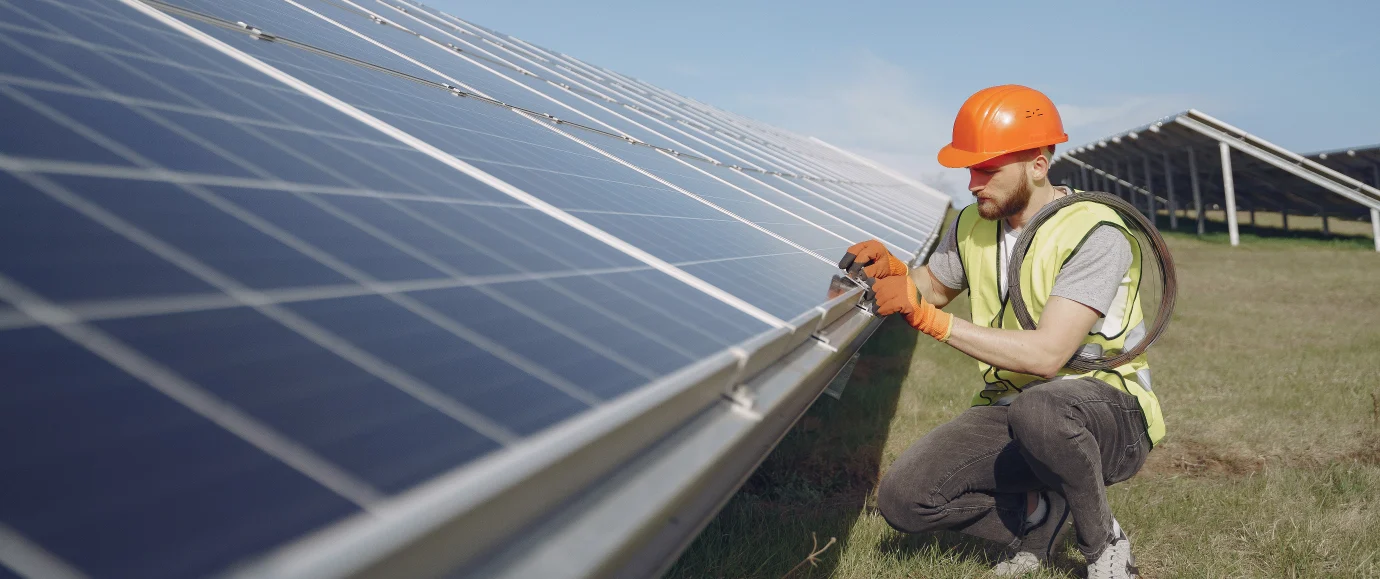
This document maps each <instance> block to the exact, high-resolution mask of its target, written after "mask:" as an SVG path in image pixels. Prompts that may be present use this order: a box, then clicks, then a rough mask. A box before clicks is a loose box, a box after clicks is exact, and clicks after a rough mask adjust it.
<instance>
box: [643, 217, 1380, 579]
mask: <svg viewBox="0 0 1380 579" xmlns="http://www.w3.org/2000/svg"><path fill="white" fill-rule="evenodd" d="M1162 219H1163V217H1162ZM1292 221H1293V220H1292V219H1291V225H1293V223H1292ZM1365 241H1366V242H1367V243H1366V244H1360V243H1356V244H1347V243H1338V242H1336V241H1311V240H1302V241H1300V240H1289V241H1284V240H1278V239H1275V240H1261V239H1256V238H1254V237H1250V236H1247V238H1246V239H1243V241H1242V245H1241V246H1240V247H1237V248H1231V247H1229V246H1227V245H1225V243H1222V242H1221V241H1220V240H1218V239H1207V240H1199V239H1195V238H1192V237H1188V236H1180V235H1174V234H1171V236H1170V245H1171V247H1172V248H1173V252H1174V256H1175V258H1176V260H1177V262H1178V264H1179V273H1180V279H1181V282H1180V283H1181V286H1180V296H1181V297H1180V301H1179V306H1178V308H1177V309H1176V311H1175V316H1174V321H1173V325H1172V326H1171V328H1170V331H1169V332H1168V334H1167V335H1166V336H1165V338H1164V340H1163V342H1162V343H1160V344H1158V345H1157V346H1156V347H1155V348H1154V349H1153V350H1152V351H1151V363H1152V365H1153V366H1154V368H1155V372H1156V385H1157V388H1156V390H1157V392H1158V393H1159V394H1160V397H1161V401H1162V402H1163V404H1164V407H1165V409H1166V411H1165V412H1166V419H1167V421H1168V423H1169V437H1168V438H1167V439H1166V441H1165V442H1163V443H1162V444H1161V445H1160V446H1159V447H1158V448H1156V449H1155V451H1154V452H1152V453H1151V457H1150V460H1149V461H1148V462H1147V466H1146V468H1145V469H1144V470H1143V471H1142V472H1141V473H1140V474H1139V475H1138V476H1137V477H1136V478H1134V479H1132V480H1131V481H1128V482H1126V483H1123V484H1120V485H1116V486H1114V487H1112V488H1111V489H1110V490H1109V495H1110V497H1111V501H1112V506H1113V509H1114V511H1115V512H1116V513H1117V517H1118V519H1119V520H1120V521H1122V523H1123V524H1124V525H1125V526H1126V527H1127V529H1128V531H1129V532H1130V533H1131V535H1132V538H1133V540H1134V542H1135V547H1136V553H1137V557H1138V558H1139V562H1140V564H1141V568H1142V570H1143V571H1144V575H1145V577H1148V578H1161V577H1380V380H1377V377H1376V373H1377V370H1380V254H1376V253H1375V252H1374V251H1373V250H1369V251H1367V250H1366V249H1368V248H1369V247H1370V245H1369V242H1370V240H1369V239H1366V240H1365ZM956 306H957V307H959V308H964V307H966V304H965V303H959V304H956ZM976 383H977V377H976V372H975V365H974V363H973V362H972V361H971V360H970V359H968V358H966V357H965V356H963V355H962V354H960V353H958V352H957V351H955V350H952V349H950V348H948V347H946V346H943V345H941V344H939V343H936V342H934V341H932V340H928V339H925V340H918V339H917V335H916V333H915V332H913V331H911V330H910V328H908V327H906V326H905V325H904V324H900V323H897V322H896V321H895V320H891V321H888V322H887V323H886V324H885V325H884V326H883V328H882V329H881V330H880V332H879V334H878V335H877V336H876V337H875V338H874V339H873V340H872V341H870V342H869V343H868V344H867V346H866V347H865V348H864V355H863V358H862V359H861V360H860V362H859V364H858V367H857V370H856V373H855V375H854V378H853V380H852V382H851V383H850V385H849V386H848V389H847V391H845V393H844V396H843V399H842V400H839V401H835V400H833V399H831V398H822V399H821V400H820V402H819V403H817V404H816V405H815V407H814V408H813V409H811V411H810V413H809V414H808V415H807V417H806V418H805V419H804V420H802V422H801V423H800V424H799V425H798V426H797V427H796V428H795V429H794V430H793V431H792V433H791V434H790V435H788V436H787V438H786V439H785V440H784V441H783V442H782V443H781V445H780V446H779V447H778V449H777V450H776V451H775V452H774V453H773V454H772V455H771V456H770V457H769V458H768V459H767V461H766V463H765V464H764V465H763V466H762V468H761V469H759V471H758V472H757V473H756V474H755V475H754V476H753V477H752V479H751V480H749V481H748V483H747V484H746V485H744V487H743V489H742V490H741V491H740V492H739V494H738V495H737V496H735V497H734V499H733V500H732V501H731V502H730V503H729V505H728V506H727V507H726V508H725V509H724V511H723V512H722V513H721V514H720V516H719V517H718V518H716V519H715V520H714V521H713V522H712V523H711V524H710V525H709V527H708V528H707V529H706V530H705V531H704V533H702V534H701V536H700V537H699V539H698V540H697V541H696V542H695V544H694V545H692V546H691V547H690V549H689V550H688V551H687V552H686V553H685V555H684V556H683V557H682V558H681V560H680V561H679V562H678V563H677V565H676V566H675V567H674V568H673V569H672V570H671V571H670V573H669V574H668V576H669V577H675V578H688V577H764V578H776V577H781V576H782V575H783V574H784V573H786V572H787V571H788V570H789V569H791V568H792V567H793V566H795V565H796V564H797V563H799V562H800V561H801V560H802V559H803V558H804V557H805V556H806V555H807V554H808V553H809V552H810V549H811V545H812V543H811V533H812V532H813V533H816V534H818V536H819V541H820V544H823V543H824V542H825V541H827V540H828V538H829V537H837V538H838V540H839V544H838V545H835V546H834V547H833V548H832V549H830V550H829V551H827V552H825V553H824V554H823V555H821V556H820V557H819V559H820V564H819V565H818V566H814V567H802V568H800V569H799V570H797V571H796V572H795V573H794V574H793V575H792V577H793V578H799V577H850V578H854V577H856V578H865V577H898V578H899V577H925V578H958V577H980V576H982V575H983V573H984V572H985V571H986V570H987V569H988V568H989V567H990V564H991V557H993V556H994V555H995V553H994V552H992V551H990V550H989V548H988V546H987V545H985V544H983V543H981V542H980V541H975V540H969V539H967V538H964V537H961V536H959V535H955V534H949V533H941V534H933V535H912V536H906V535H902V534H900V533H897V532H895V531H893V530H891V529H890V528H889V527H888V526H887V525H886V523H885V522H884V521H883V520H882V519H881V517H880V516H878V515H877V514H876V513H875V510H874V509H873V508H872V506H871V505H870V501H871V495H872V492H873V491H874V487H875V484H876V481H877V479H878V476H879V475H880V473H881V471H882V469H883V468H885V465H887V464H889V463H890V462H891V461H892V460H894V459H895V457H896V456H897V455H899V454H900V452H901V451H902V450H904V449H905V448H906V447H907V446H908V445H909V444H911V443H912V442H913V441H914V440H916V439H918V438H919V437H920V436H922V435H924V433H926V432H928V431H929V430H930V429H932V428H934V427H935V426H937V425H939V424H941V423H943V422H944V421H946V420H948V419H949V418H951V417H952V416H954V415H955V414H957V413H958V412H960V411H961V410H962V409H963V408H964V407H965V406H966V404H967V401H968V400H969V398H970V397H971V395H972V393H973V390H974V388H976ZM1080 559H1081V557H1079V556H1077V555H1075V554H1073V552H1072V551H1071V550H1070V551H1068V552H1066V553H1065V555H1064V557H1063V558H1062V559H1059V560H1057V561H1056V566H1055V568H1054V569H1052V570H1046V571H1042V572H1041V574H1040V575H1039V576H1040V577H1076V576H1079V573H1080V571H1079V564H1080V563H1081V561H1080Z"/></svg>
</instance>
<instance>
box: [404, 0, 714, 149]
mask: <svg viewBox="0 0 1380 579" xmlns="http://www.w3.org/2000/svg"><path fill="white" fill-rule="evenodd" d="M378 1H379V3H381V4H384V5H385V6H387V7H389V8H392V9H394V10H397V11H398V13H399V14H402V15H404V16H405V17H407V18H411V19H415V20H416V21H417V22H419V23H420V24H422V25H424V26H427V27H429V28H431V29H433V30H435V31H436V32H438V33H440V34H443V35H446V36H448V37H450V38H452V39H455V40H457V41H461V42H466V41H464V40H462V39H460V38H457V37H455V36H453V35H451V34H450V33H449V32H446V31H445V30H443V29H441V28H439V27H437V26H436V25H434V24H431V23H429V22H426V21H423V20H421V19H420V18H419V17H417V16H416V15H415V14H412V13H409V12H405V11H401V10H399V9H398V8H397V7H395V6H392V5H390V4H388V3H386V2H383V1H382V0H378ZM452 29H454V28H452ZM433 42H437V41H433ZM497 48H499V49H502V50H504V51H508V52H509V53H510V54H513V55H514V56H518V57H520V58H524V59H526V58H527V57H524V56H521V55H519V54H518V53H516V52H512V51H511V50H510V49H509V48H508V47H507V46H506V45H497ZM492 58H493V59H494V60H498V59H499V57H497V56H494V57H492ZM503 62H504V63H508V61H506V60H505V61H503ZM528 62H529V63H531V64H533V65H534V66H535V67H540V68H541V70H542V72H543V74H541V75H537V74H534V73H531V72H527V69H525V68H522V67H521V66H518V65H515V64H510V65H509V67H510V68H512V69H514V70H519V71H523V72H524V73H525V74H528V75H531V76H534V77H537V78H541V79H543V80H544V81H545V82H547V83H548V84H551V85H553V86H556V87H557V88H559V89H561V90H563V91H565V92H567V93H570V94H571V95H572V96H575V97H576V98H579V99H580V100H582V101H584V102H586V103H589V104H590V105H592V106H595V107H598V108H599V109H601V110H603V111H605V112H608V113H609V114H613V115H617V116H619V117H620V118H621V119H623V120H624V121H626V122H628V123H631V124H632V125H633V126H635V127H637V128H639V129H641V130H644V131H647V132H650V133H652V134H653V135H655V136H657V137H658V138H661V139H665V140H666V141H667V142H668V143H670V144H671V145H672V147H673V149H674V154H676V155H685V154H689V155H693V156H697V157H700V158H702V159H704V160H707V161H709V162H716V160H715V159H714V158H713V157H711V156H709V155H706V154H704V153H703V152H702V151H699V150H696V149H694V148H693V147H690V146H687V145H686V144H685V143H683V142H680V141H677V140H675V139H673V138H671V137H669V136H666V135H665V134H663V133H660V132H657V131H656V130H655V129H652V128H650V127H647V126H646V125H643V124H641V123H639V122H637V121H636V120H634V119H632V118H630V117H629V116H627V115H625V114H621V113H618V112H615V111H613V110H611V109H609V108H608V107H605V106H604V104H603V103H600V102H596V101H594V100H591V99H590V98H589V96H594V97H597V98H599V99H600V100H603V101H605V102H608V103H610V104H619V103H617V102H616V101H613V99H611V98H610V97H608V96H606V95H603V94H602V93H599V92H597V91H594V90H592V89H590V88H589V87H587V86H586V85H584V84H583V83H580V82H579V81H578V80H575V79H573V78H571V77H568V76H565V75H562V74H560V73H559V72H557V71H554V70H551V69H549V68H546V65H543V64H541V63H536V62H533V61H530V60H529V61H528ZM491 72H493V71H491ZM495 74H498V73H495ZM549 77H556V78H560V79H561V80H563V81H565V82H561V83H557V82H554V81H553V80H551V78H549ZM581 93H585V94H581ZM587 95H588V96H587Z"/></svg>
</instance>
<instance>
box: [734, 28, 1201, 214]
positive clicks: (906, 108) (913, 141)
mask: <svg viewBox="0 0 1380 579" xmlns="http://www.w3.org/2000/svg"><path fill="white" fill-rule="evenodd" d="M929 84H931V83H930V81H928V80H927V79H925V78H923V77H921V76H920V75H919V74H918V73H916V72H915V71H913V70H909V69H907V68H905V67H903V66H901V65H898V64H896V63H893V62H890V61H887V60H886V59H883V58H881V57H879V56H877V55H875V54H872V53H870V52H856V53H852V54H847V55H845V56H843V57H841V58H840V59H838V60H836V61H833V62H825V63H823V64H822V65H821V66H819V67H817V68H816V69H815V74H814V75H813V76H812V77H811V78H809V79H806V80H804V81H802V82H801V83H800V84H799V85H797V86H787V87H782V89H781V90H779V91H776V92H769V93H757V94H752V95H742V96H740V97H738V99H737V100H738V103H737V106H733V107H731V108H734V109H738V110H740V111H741V112H743V113H744V114H746V115H747V116H750V117H755V118H759V119H762V120H763V121H766V122H769V123H772V124H776V125H779V126H782V127H785V128H788V129H790V130H793V131H796V132H799V133H803V134H807V135H812V136H815V137H819V138H821V139H823V140H825V141H828V142H830V143H832V144H834V145H837V146H839V147H843V148H845V149H848V150H850V151H853V152H854V153H857V154H859V155H862V156H864V157H867V158H869V159H872V160H874V161H877V162H879V163H881V164H883V165H885V166H887V167H889V168H891V169H893V170H895V171H898V172H900V173H903V174H906V175H907V176H910V177H912V178H915V179H918V180H920V181H921V182H924V183H926V184H928V185H930V186H933V187H935V188H937V189H939V190H941V191H944V192H946V193H948V194H949V195H950V196H952V197H953V198H954V200H955V202H956V204H957V205H958V206H962V205H967V204H968V203H970V202H971V201H972V196H971V195H970V194H969V193H968V190H967V174H966V173H965V172H963V171H961V170H955V169H946V168H944V167H942V166H940V165H939V162H938V161H937V160H936V158H935V155H936V154H937V153H938V152H939V149H940V147H943V146H944V145H945V144H946V143H948V142H949V138H950V135H951V132H952V130H953V115H954V113H956V112H957V111H956V110H952V105H948V104H946V105H942V106H941V105H938V104H936V103H935V102H934V101H933V100H930V99H929V98H927V95H928V94H930V93H931V90H929V89H928V88H927V86H928V85H929ZM1057 106H1058V108H1059V112H1060V114H1061V115H1062V117H1063V120H1064V128H1065V131H1066V132H1068V133H1069V137H1070V144H1072V145H1079V144H1083V143H1086V142H1088V141H1091V140H1094V139H1097V138H1100V137H1103V136H1106V135H1110V134H1113V133H1117V132H1121V131H1124V130H1127V129H1130V128H1133V127H1136V126H1139V125H1143V124H1147V123H1149V122H1151V121H1153V120H1155V119H1157V118H1160V117H1162V116H1165V115H1169V114H1172V113H1175V112H1179V111H1181V110H1184V109H1187V108H1189V107H1190V106H1198V107H1203V106H1209V105H1205V104H1203V103H1196V102H1193V101H1192V99H1191V98H1190V97H1188V96H1185V95H1129V96H1119V97H1113V98H1112V99H1111V100H1110V101H1106V100H1105V99H1104V100H1103V101H1094V102H1085V101H1072V102H1068V103H1064V104H1059V105H1057Z"/></svg>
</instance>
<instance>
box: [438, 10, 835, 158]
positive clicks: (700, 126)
mask: <svg viewBox="0 0 1380 579" xmlns="http://www.w3.org/2000/svg"><path fill="white" fill-rule="evenodd" d="M447 16H449V15H447ZM450 18H451V19H452V20H456V21H457V22H463V21H460V20H459V19H455V18H454V17H453V16H452V17H450ZM465 24H469V23H465ZM469 25H471V26H473V25H472V24H469ZM485 40H490V39H488V38H486V39H485ZM501 41H512V42H517V43H522V42H523V41H521V39H518V38H515V37H511V36H505V37H502V38H501V39H499V40H498V41H495V40H490V42H492V43H494V44H495V45H496V46H499V47H503V48H507V47H510V46H511V45H506V44H501V43H500V42H501ZM528 46H529V47H531V45H530V44H529V45H528ZM531 48H534V49H535V47H531ZM561 57H563V58H569V57H566V56H565V55H561ZM572 60H574V59H572ZM581 64H583V63H581ZM562 68H563V69H565V70H567V71H571V72H575V70H574V69H573V68H571V67H569V66H562ZM594 78H596V79H600V78H602V77H599V76H598V75H594ZM602 82H605V83H608V82H609V81H607V80H603V81H602ZM615 84H617V85H618V86H624V87H625V88H631V87H628V86H627V85H625V84H619V83H615ZM637 92H639V93H641V94H642V95H643V96H644V97H645V96H647V95H648V93H646V92H645V91H640V90H638V91H637ZM622 104H623V105H624V106H626V107H629V108H632V109H634V110H637V111H640V112H643V113H647V111H648V110H651V111H653V112H657V114H659V115H660V116H662V117H664V118H665V119H672V118H673V117H672V116H671V115H667V114H665V113H662V112H660V111H656V110H655V109H648V108H647V107H645V106H638V105H635V104H629V103H627V102H622ZM681 119H682V120H688V121H689V123H690V124H691V125H692V126H694V127H696V128H698V129H700V130H701V131H705V132H724V131H723V129H715V128H713V127H710V126H708V125H705V124H703V123H699V122H697V121H694V120H693V119H686V118H685V117H684V116H683V115H682V116H681ZM730 136H733V137H734V138H738V139H740V140H741V135H737V134H730ZM751 168H753V169H755V170H759V171H763V172H771V171H772V169H766V168H761V167H751ZM795 176H798V177H801V178H807V179H822V180H827V179H826V178H823V177H819V176H815V175H810V174H808V173H807V172H801V173H799V174H797V175H795Z"/></svg>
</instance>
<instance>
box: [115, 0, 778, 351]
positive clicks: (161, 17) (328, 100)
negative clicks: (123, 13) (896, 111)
mask: <svg viewBox="0 0 1380 579" xmlns="http://www.w3.org/2000/svg"><path fill="white" fill-rule="evenodd" d="M121 2H122V3H124V4H126V5H129V6H131V7H133V8H134V9H136V10H139V11H140V12H143V13H144V14H146V15H148V16H150V17H152V18H154V19H156V20H158V21H160V22H162V23H164V24H166V25H168V26H170V27H172V28H173V29H175V30H179V31H181V32H183V33H184V34H187V35H188V36H191V37H192V38H196V39H197V40H200V41H201V42H203V43H205V44H207V45H208V46H211V47H212V48H215V49H216V50H218V51H220V52H221V53H223V54H226V55H227V56H230V57H231V58H233V59H234V60H236V61H238V62H240V63H242V64H245V65H247V66H249V67H250V68H253V69H255V70H258V71H259V72H262V73H264V74H266V75H268V76H269V77H271V78H274V79H275V80H278V81H280V82H282V83H284V84H286V85H288V86H291V87H293V88H296V89H297V90H299V91H301V92H303V93H305V94H307V95H309V96H311V97H313V98H315V99H317V100H319V101H321V102H322V103H325V104H326V105H328V106H330V107H331V108H333V109H336V110H338V111H340V112H342V113H344V114H346V115H348V116H350V117H352V118H355V119H356V120H358V121H360V122H362V123H364V124H366V125H369V126H370V127H373V128H375V129H377V130H379V131H380V132H383V133H384V134H386V135H388V136H390V137H393V138H394V139H397V140H398V141H400V142H402V143H404V144H408V145H410V146H412V147H413V148H415V149H417V150H418V151H421V152H422V153H425V154H426V155H428V156H430V157H432V158H434V159H436V160H438V161H440V162H442V163H444V164H446V165H448V166H450V167H452V168H455V169H457V170H459V171H461V172H462V173H465V174H466V175H469V176H471V177H473V178H475V179H476V180H478V181H480V182H481V183H484V184H487V185H489V186H491V187H493V188H495V189H497V190H499V191H500V192H502V193H504V194H506V195H508V196H510V197H513V198H514V199H517V200H519V201H520V202H523V203H525V204H527V205H529V206H531V207H533V208H536V209H538V210H539V211H541V212H543V213H545V214H547V215H549V216H551V217H553V218H555V219H556V220H558V221H560V222H562V223H565V224H566V225H569V226H571V227H573V228H575V229H577V230H579V231H581V232H583V233H585V234H587V235H590V236H591V237H594V238H595V239H598V240H599V241H601V242H603V243H605V244H606V245H609V246H611V247H613V248H615V249H618V250H620V251H622V252H624V253H626V254H628V255H629V256H631V257H634V258H636V259H638V260H639V261H642V262H644V263H647V264H648V265H651V266H652V267H653V268H655V269H657V270H659V271H662V272H663V273H666V274H668V275H670V276H672V277H674V278H676V279H678V280H680V281H682V282H684V283H686V284H688V285H691V286H692V287H695V288H696V289H699V290H700V291H702V292H704V293H707V294H709V295H711V296H713V297H715V298H716V299H718V300H720V301H722V302H724V303H726V304H728V305H730V306H733V307H734V308H736V309H738V310H740V311H742V312H744V313H747V314H748V315H750V316H752V317H754V318H757V319H758V320H761V321H763V322H765V323H767V324H768V325H771V326H774V327H784V325H785V322H783V321H782V320H780V319H779V318H776V317H775V316H772V315H771V314H768V313H766V312H765V311H762V310H761V309H759V308H757V307H756V306H753V305H751V304H749V303H747V302H746V301H744V300H742V299H741V298H738V297H737V296H734V295H731V294H729V293H727V292H725V291H723V290H721V289H719V288H717V287H715V286H713V285H711V284H709V283H708V282H705V281H703V280H700V279H699V278H697V277H695V276H692V275H690V274H688V273H686V272H684V271H683V270H680V269H679V268H676V267H675V266H672V265H670V264H669V263H667V262H665V261H663V260H661V259H660V258H657V257H655V256H653V255H651V254H650V253H647V252H646V251H644V250H642V249H640V248H637V247H635V246H632V245H631V244H628V243H627V242H624V241H622V240H620V239H618V238H616V237H614V236H613V235H611V234H609V233H607V232H605V231H603V230H601V229H598V228H596V227H594V226H592V225H590V224H588V223H586V222H584V221H583V220H580V219H577V218H575V217H574V216H572V215H570V214H569V213H566V212H564V211H562V210H561V209H558V208H556V207H555V206H553V205H551V204H550V203H547V202H546V201H544V200H542V199H540V198H537V197H535V196H533V195H531V194H529V193H527V192H525V191H522V190H520V189H517V188H516V187H513V186H511V185H509V184H508V183H506V182H504V181H501V180H499V179H497V178H495V177H493V176H491V175H489V174H488V173H487V172H484V171H481V170H480V169H478V168H476V167H474V166H473V165H470V164H469V163H466V162H464V161H461V160H460V159H458V158H455V157H454V156H452V155H450V154H448V153H445V152H444V151H442V150H440V149H438V148H436V147H434V146H432V145H431V144H429V143H426V142H424V141H422V140H420V139H418V138H416V137H413V136H412V135H410V134H407V133H405V132H403V131H401V130H399V129H397V128H395V127H392V126H391V125H388V124H387V123H384V122H382V121H380V120H378V119H377V118H375V117H373V116H371V115H368V114H366V113H364V112H363V111H360V110H359V109H358V108H356V107H354V106H352V105H349V104H347V103H345V102H344V101H341V100H339V99H337V98H336V97H334V96H332V95H330V94H327V93H325V92H323V91H321V90H319V89H317V88H315V87H313V86H311V85H309V84H307V83H305V82H302V81H300V80H298V79H296V78H295V77H293V76H291V75H288V74H286V73H284V72H282V71H280V70H278V69H277V68H275V67H273V66H270V65H268V64H266V63H263V62H262V61H259V60H258V59H256V58H254V57H251V56H249V55H247V54H245V53H243V52H242V51H240V50H238V49H236V48H234V47H231V46H229V45H227V44H225V43H223V42H221V41H220V40H218V39H216V38H214V37H211V36H209V35H207V34H205V33H203V32H201V31H200V30H197V29H196V28H194V27H191V26H189V25H187V24H185V23H182V22H180V21H178V20H176V19H174V18H172V17H171V16H167V15H165V14H163V13H161V12H159V11H158V10H157V9H155V8H152V7H150V6H148V5H147V4H144V3H143V2H142V1H140V0H121Z"/></svg>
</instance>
